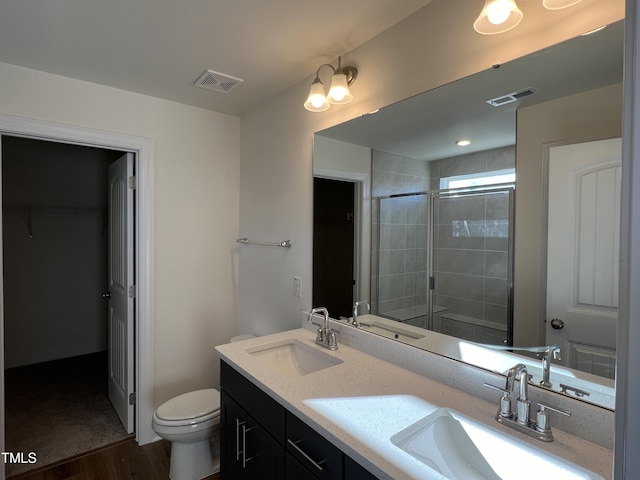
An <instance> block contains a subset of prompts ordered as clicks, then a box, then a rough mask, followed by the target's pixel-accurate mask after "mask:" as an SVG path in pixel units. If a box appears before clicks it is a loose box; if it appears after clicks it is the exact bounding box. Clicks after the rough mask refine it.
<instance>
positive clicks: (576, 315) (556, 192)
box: [546, 138, 622, 378]
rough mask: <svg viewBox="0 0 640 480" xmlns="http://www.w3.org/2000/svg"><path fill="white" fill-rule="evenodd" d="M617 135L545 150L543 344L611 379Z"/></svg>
mask: <svg viewBox="0 0 640 480" xmlns="http://www.w3.org/2000/svg"><path fill="white" fill-rule="evenodd" d="M621 149H622V147H621V140H620V139H619V138H618V139H611V140H601V141H596V142H586V143H580V144H573V145H563V146H558V147H552V148H551V149H550V153H549V214H548V237H547V238H548V244H547V324H546V325H547V326H546V336H547V338H546V339H547V344H557V345H559V346H561V349H562V357H563V362H564V363H565V364H566V365H567V366H569V367H571V368H576V369H578V370H583V371H587V372H590V373H594V374H596V375H600V376H605V377H609V378H613V376H614V374H615V346H616V331H617V325H616V324H617V318H618V258H619V232H620V159H621Z"/></svg>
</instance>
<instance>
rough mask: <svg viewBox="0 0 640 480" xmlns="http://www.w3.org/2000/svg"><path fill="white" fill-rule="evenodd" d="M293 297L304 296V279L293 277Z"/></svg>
mask: <svg viewBox="0 0 640 480" xmlns="http://www.w3.org/2000/svg"><path fill="white" fill-rule="evenodd" d="M293 296H294V297H298V298H300V297H301V296H302V277H293Z"/></svg>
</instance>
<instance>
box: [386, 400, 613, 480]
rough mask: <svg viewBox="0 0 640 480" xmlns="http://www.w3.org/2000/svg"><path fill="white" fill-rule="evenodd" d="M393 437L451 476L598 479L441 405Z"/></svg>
mask: <svg viewBox="0 0 640 480" xmlns="http://www.w3.org/2000/svg"><path fill="white" fill-rule="evenodd" d="M391 442H392V443H393V444H394V445H396V446H397V447H399V448H401V449H402V450H404V451H405V452H407V453H408V454H410V455H411V456H413V457H414V458H416V459H418V460H420V461H421V462H422V463H424V464H425V465H427V466H429V467H431V468H432V469H434V470H436V471H437V472H440V473H441V474H442V475H444V476H445V477H447V478H449V479H451V480H456V479H459V480H476V479H487V480H500V479H502V480H506V479H518V480H522V479H528V478H530V479H536V480H539V479H541V478H562V479H563V480H569V479H602V477H600V476H599V475H596V474H595V473H593V472H590V471H588V470H586V469H584V468H582V467H580V466H579V465H575V464H573V463H571V462H568V461H566V460H563V459H561V458H559V457H556V456H553V455H551V454H549V453H547V452H545V451H544V450H542V449H538V448H536V447H533V446H531V445H530V444H527V443H524V442H520V441H519V440H518V439H516V438H515V437H512V436H510V435H504V434H502V433H500V432H498V431H496V430H493V429H490V428H488V427H486V426H484V425H482V424H480V423H478V422H475V421H474V420H472V419H470V418H468V417H466V416H464V415H462V414H460V413H458V412H456V411H454V410H450V409H448V408H439V409H437V410H435V411H434V412H433V413H431V414H429V415H427V416H426V417H424V418H422V419H421V420H418V421H417V422H415V423H414V424H412V425H410V426H408V427H407V428H405V429H403V430H401V431H400V432H398V433H396V434H395V435H393V436H392V437H391Z"/></svg>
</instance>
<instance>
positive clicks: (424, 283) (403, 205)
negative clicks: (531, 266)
mask: <svg viewBox="0 0 640 480" xmlns="http://www.w3.org/2000/svg"><path fill="white" fill-rule="evenodd" d="M513 198H514V190H513V188H512V187H501V188H494V189H487V188H486V187H485V188H484V189H474V190H466V191H462V190H457V191H456V190H442V191H437V192H428V193H417V194H416V193H412V194H400V195H392V196H388V197H378V198H376V199H375V200H376V201H375V202H374V213H375V215H374V222H376V223H377V225H374V232H377V235H374V238H373V246H374V251H375V252H376V255H374V256H373V260H374V261H373V263H372V274H373V276H374V279H373V280H374V281H373V282H372V287H374V288H373V289H372V290H373V291H372V309H373V313H376V314H377V315H380V316H383V317H387V318H389V319H393V320H397V321H399V322H403V323H407V324H410V325H413V326H417V327H422V328H427V329H429V330H434V331H438V332H441V333H444V334H447V335H452V336H455V337H458V338H462V339H466V340H471V341H475V342H480V343H492V344H499V345H512V344H513V333H512V328H513V307H512V304H513V300H512V276H513V210H514V209H513V201H514V200H513Z"/></svg>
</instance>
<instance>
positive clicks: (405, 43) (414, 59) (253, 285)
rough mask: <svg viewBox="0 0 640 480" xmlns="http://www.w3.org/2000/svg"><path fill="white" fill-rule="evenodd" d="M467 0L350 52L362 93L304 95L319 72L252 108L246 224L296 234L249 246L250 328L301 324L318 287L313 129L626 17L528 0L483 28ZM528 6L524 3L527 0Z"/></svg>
mask: <svg viewBox="0 0 640 480" xmlns="http://www.w3.org/2000/svg"><path fill="white" fill-rule="evenodd" d="M469 4H470V2H465V1H462V0H458V1H451V0H435V1H434V2H433V3H432V4H429V5H427V6H426V7H425V8H423V9H422V10H420V11H418V12H417V13H416V14H414V15H412V16H411V17H409V18H408V19H406V20H404V21H402V22H400V23H398V24H396V25H395V26H394V27H392V28H391V29H389V30H387V31H386V32H384V33H382V34H381V35H379V36H377V37H375V38H374V39H372V40H370V41H369V42H367V43H366V44H364V45H363V46H361V47H359V48H357V49H355V50H354V51H352V52H346V53H345V54H343V62H344V63H345V64H354V65H355V66H356V67H357V68H358V69H359V76H358V79H357V81H356V83H354V85H353V87H352V93H353V94H354V97H355V100H354V101H353V102H352V103H350V104H348V105H343V106H333V107H331V108H330V109H329V110H327V111H326V112H322V113H311V112H307V111H306V110H305V109H304V108H303V106H302V104H303V102H304V100H305V99H306V96H307V94H308V89H309V85H310V84H311V82H312V80H313V78H312V77H309V78H308V81H306V82H302V83H300V84H298V85H296V86H295V87H293V88H291V89H289V90H287V91H286V92H284V93H283V94H282V95H281V96H280V97H278V98H275V99H273V100H272V101H271V102H269V103H268V104H266V105H264V106H263V107H262V108H259V109H257V110H256V111H254V112H251V113H250V114H248V115H245V116H244V117H243V127H242V162H241V173H240V179H241V181H240V231H241V233H242V235H243V236H247V237H249V238H252V237H254V238H258V239H261V240H277V239H280V238H281V237H282V239H284V238H290V239H291V240H292V242H293V247H292V248H291V249H290V250H288V251H280V250H278V249H266V248H265V249H259V248H251V247H249V246H243V248H242V250H241V252H240V298H241V299H242V301H241V303H240V309H239V313H240V317H239V328H240V330H241V331H247V332H250V331H253V332H254V333H267V332H274V331H280V330H285V329H289V328H294V327H296V326H298V325H299V322H300V310H302V309H306V308H309V307H311V289H310V288H308V287H307V288H306V289H304V290H303V292H302V298H301V299H298V298H295V297H294V296H293V294H292V286H291V285H292V279H293V276H294V275H299V276H301V277H302V278H303V284H308V282H309V280H310V279H311V274H312V272H311V253H312V252H311V248H312V247H311V245H312V136H313V133H314V132H315V131H319V130H322V129H324V128H327V127H330V126H332V125H335V124H338V123H341V122H343V121H346V120H348V119H350V118H354V117H356V116H359V115H362V114H364V113H367V112H370V111H372V110H374V109H375V108H379V107H382V106H385V105H388V104H390V103H393V102H396V101H399V100H401V99H404V98H407V97H409V96H411V95H415V94H418V93H420V92H423V91H425V90H428V89H431V88H434V87H436V86H439V85H443V84H445V83H447V82H450V81H453V80H456V79H459V78H462V77H465V76H467V75H470V74H473V73H476V72H478V71H480V70H483V69H486V68H489V67H490V66H491V65H493V64H496V63H503V62H505V61H508V60H511V59H514V58H517V57H520V56H523V55H526V54H528V53H531V52H534V51H537V50H540V49H542V48H545V47H547V46H550V45H553V44H555V43H558V42H560V41H562V40H566V39H568V38H571V37H574V36H576V35H577V34H579V33H582V32H584V31H588V30H591V29H593V28H595V27H596V26H600V25H602V24H604V23H610V22H612V21H616V20H620V19H622V18H623V17H624V2H623V1H622V0H613V1H612V0H584V1H583V2H582V3H581V4H580V8H575V9H571V8H569V9H565V10H561V11H548V10H545V9H544V8H543V7H542V5H541V2H528V3H527V5H526V10H527V11H526V12H525V19H524V20H523V22H522V23H521V24H520V25H519V26H518V28H516V29H515V30H512V31H510V32H507V33H505V34H502V35H494V36H481V35H478V34H476V33H475V32H474V30H473V28H472V27H471V26H472V24H473V21H474V19H475V17H476V16H477V14H478V11H477V10H476V9H474V8H469ZM523 8H525V7H524V6H523Z"/></svg>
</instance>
